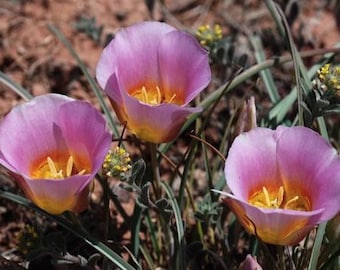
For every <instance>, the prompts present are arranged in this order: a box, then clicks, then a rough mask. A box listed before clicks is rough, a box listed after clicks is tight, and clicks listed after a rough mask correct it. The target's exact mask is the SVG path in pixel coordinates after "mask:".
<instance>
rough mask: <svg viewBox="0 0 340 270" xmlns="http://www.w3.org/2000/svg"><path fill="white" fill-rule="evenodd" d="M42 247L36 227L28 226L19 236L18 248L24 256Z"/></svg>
mask: <svg viewBox="0 0 340 270" xmlns="http://www.w3.org/2000/svg"><path fill="white" fill-rule="evenodd" d="M39 246H40V237H39V234H38V232H37V228H36V227H35V226H31V225H26V226H25V227H24V228H23V230H22V231H21V232H20V234H19V245H18V248H19V250H20V251H21V252H22V253H23V254H25V255H26V254H28V253H29V252H30V251H31V250H33V249H35V248H38V247H39Z"/></svg>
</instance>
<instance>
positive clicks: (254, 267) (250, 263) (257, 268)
mask: <svg viewBox="0 0 340 270" xmlns="http://www.w3.org/2000/svg"><path fill="white" fill-rule="evenodd" d="M238 270H263V268H262V267H261V265H259V263H258V262H257V260H256V258H254V257H252V256H251V255H249V254H248V255H247V257H246V259H245V260H244V261H243V262H242V263H241V264H240V267H239V268H238Z"/></svg>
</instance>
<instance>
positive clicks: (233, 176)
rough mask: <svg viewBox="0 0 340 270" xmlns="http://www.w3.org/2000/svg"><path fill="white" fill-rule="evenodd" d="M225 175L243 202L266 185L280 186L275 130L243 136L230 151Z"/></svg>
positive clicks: (238, 138) (257, 130)
mask: <svg viewBox="0 0 340 270" xmlns="http://www.w3.org/2000/svg"><path fill="white" fill-rule="evenodd" d="M225 175H226V180H227V184H228V186H229V188H230V189H231V191H232V192H233V194H234V195H235V196H236V197H239V198H240V199H243V200H248V198H249V195H250V194H251V193H252V192H254V191H255V190H259V189H261V188H262V187H263V186H265V187H269V186H274V187H276V186H277V187H279V186H280V183H281V179H280V176H279V175H278V169H277V164H276V141H275V138H274V131H272V130H270V129H267V128H256V129H253V130H251V131H249V132H247V133H243V134H241V135H239V136H238V137H237V138H236V139H235V141H234V142H233V144H232V146H231V148H230V150H229V153H228V157H227V160H226V164H225Z"/></svg>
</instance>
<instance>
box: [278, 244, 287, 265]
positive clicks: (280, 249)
mask: <svg viewBox="0 0 340 270" xmlns="http://www.w3.org/2000/svg"><path fill="white" fill-rule="evenodd" d="M276 250H277V255H278V257H279V267H280V270H286V264H285V253H284V246H277V247H276Z"/></svg>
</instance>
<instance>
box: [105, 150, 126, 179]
mask: <svg viewBox="0 0 340 270" xmlns="http://www.w3.org/2000/svg"><path fill="white" fill-rule="evenodd" d="M130 162H131V158H130V155H129V153H128V152H126V150H125V149H123V148H121V147H118V146H117V147H116V149H115V150H113V151H112V150H110V151H109V153H108V154H107V155H106V157H105V160H104V163H103V166H102V167H103V174H104V175H106V176H109V177H114V176H121V174H122V173H126V172H127V171H128V170H130V169H131V164H130Z"/></svg>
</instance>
